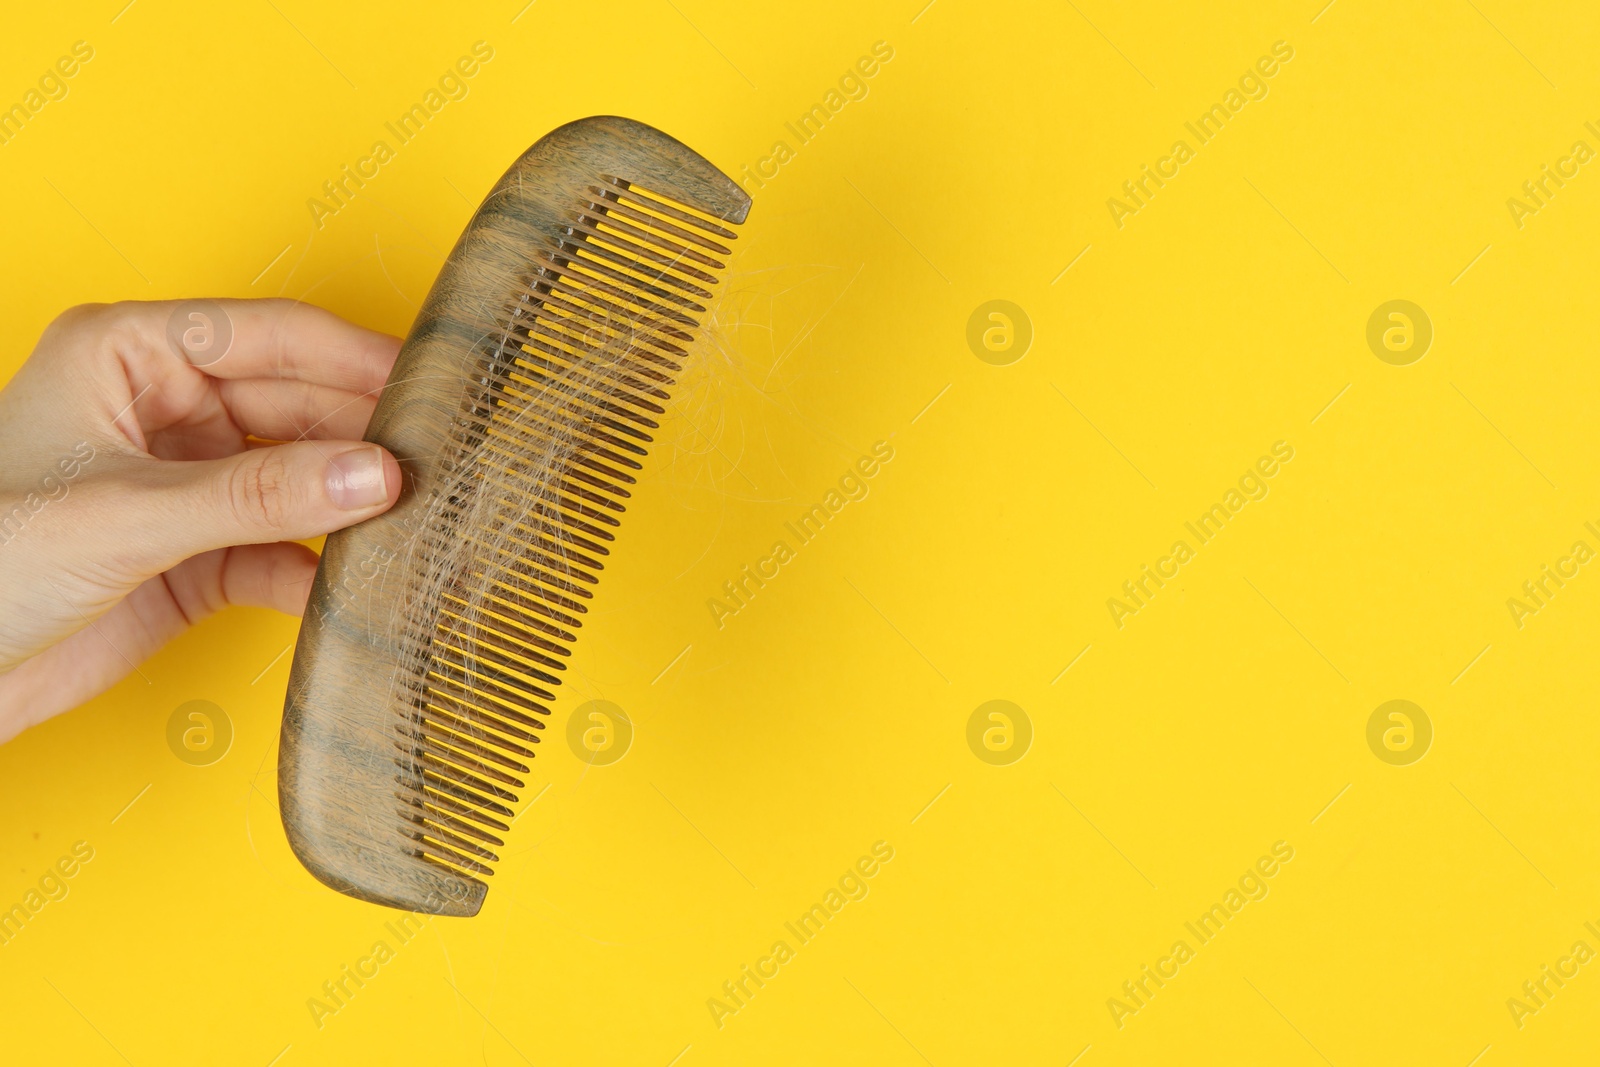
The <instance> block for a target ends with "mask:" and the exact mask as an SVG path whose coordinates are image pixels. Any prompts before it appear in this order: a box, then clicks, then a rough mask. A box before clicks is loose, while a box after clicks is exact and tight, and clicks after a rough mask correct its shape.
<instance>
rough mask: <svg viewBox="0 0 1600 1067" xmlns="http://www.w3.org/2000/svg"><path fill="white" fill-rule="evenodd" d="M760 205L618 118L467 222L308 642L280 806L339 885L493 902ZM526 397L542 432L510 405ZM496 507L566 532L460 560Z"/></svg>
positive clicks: (572, 137) (288, 730)
mask: <svg viewBox="0 0 1600 1067" xmlns="http://www.w3.org/2000/svg"><path fill="white" fill-rule="evenodd" d="M749 207H750V199H749V197H748V196H746V195H745V193H744V192H743V191H742V190H741V189H740V188H739V187H738V186H736V185H735V184H734V183H733V182H732V181H731V180H730V179H729V178H728V177H727V176H725V175H723V174H722V173H721V172H719V171H718V170H716V168H714V167H713V166H712V165H711V164H710V163H708V162H706V161H705V160H704V159H702V158H701V157H700V156H698V155H696V154H695V153H693V152H692V151H690V150H689V149H688V148H686V147H684V146H683V145H682V144H679V143H678V142H677V141H675V140H673V139H672V138H670V137H668V136H666V135H665V134H663V133H661V132H659V131H657V130H654V129H652V128H650V127H648V126H645V125H642V124H640V123H637V122H633V121H630V120H627V119H621V118H612V117H601V118H590V119H583V120H580V121H578V122H574V123H571V124H569V125H566V126H563V127H561V128H560V129H557V130H555V131H553V132H552V133H550V134H548V135H547V136H545V137H543V138H542V139H540V140H539V141H538V143H536V144H535V145H533V147H532V148H530V149H528V151H527V152H526V153H525V154H524V155H523V156H522V157H521V158H520V159H518V160H517V161H516V163H515V164H513V165H512V166H511V168H510V169H509V170H508V171H507V172H506V173H505V175H504V176H503V177H502V178H501V179H500V181H499V182H498V183H497V184H496V185H495V187H494V188H493V190H492V191H491V192H490V193H489V195H488V197H487V198H486V199H485V200H484V202H483V204H482V206H481V207H480V208H479V209H478V211H477V213H476V214H475V215H474V216H473V219H472V221H471V223H470V224H469V225H468V226H467V229H466V231H465V232H464V233H463V234H462V236H461V238H460V240H459V242H458V243H457V244H456V247H455V249H454V251H452V253H451V254H450V257H449V259H448V260H447V261H446V263H445V265H444V267H443V269H442V270H441V271H440V274H439V277H438V279H437V280H436V281H435V283H434V286H433V289H432V290H431V292H430V293H429V295H428V298H427V300H426V302H425V303H424V305H423V307H422V309H421V311H420V312H419V314H418V316H417V319H416V322H415V324H414V325H413V326H412V328H411V332H410V335H409V336H408V337H407V338H406V341H405V344H404V346H403V347H402V348H401V351H400V355H399V358H398V360H397V361H396V363H395V367H394V370H393V372H392V373H391V375H390V378H389V384H388V385H387V386H386V387H385V389H384V392H383V395H382V397H381V399H380V400H379V403H378V406H377V410H376V412H375V414H374V415H373V418H372V422H371V424H370V426H369V428H368V432H367V440H368V441H373V442H376V443H378V444H381V445H383V446H384V447H385V448H387V449H389V450H390V451H391V452H392V453H394V455H395V456H396V457H397V458H398V459H399V460H400V463H401V468H402V470H403V471H404V472H405V476H406V482H405V486H404V489H403V491H402V494H401V498H400V501H399V503H398V504H397V505H396V506H395V507H394V508H393V509H392V510H391V511H390V512H388V513H387V514H385V515H382V516H380V517H378V518H375V519H372V520H370V521H368V522H365V523H362V524H360V525H359V526H356V527H353V528H351V529H348V530H344V531H340V532H339V533H335V534H333V535H332V536H330V537H329V538H328V540H327V546H326V548H325V549H324V551H323V556H322V562H321V564H320V566H319V568H318V571H317V576H316V580H315V583H314V585H313V588H312V591H311V596H310V603H309V605H308V608H307V611H306V616H305V622H304V624H303V626H302V628H301V631H300V637H299V643H298V645H297V646H296V649H295V658H294V666H293V669H292V671H291V674H290V679H289V689H288V694H287V698H286V701H285V707H284V720H283V734H282V742H281V748H280V753H279V769H278V783H279V797H280V802H281V811H282V815H283V822H284V828H285V830H286V831H287V834H288V838H289V842H290V844H291V846H292V847H293V849H294V852H295V854H296V855H297V856H298V857H299V858H300V860H301V862H302V863H304V864H305V866H306V868H307V869H308V870H309V871H310V872H311V873H312V874H313V875H315V876H316V877H317V878H318V879H320V880H321V881H323V882H324V883H326V884H327V885H329V886H331V887H333V888H334V889H337V890H338V891H340V892H342V893H346V894H349V895H350V896H353V897H357V898H360V899H362V900H367V901H371V902H374V903H378V904H385V905H389V906H392V907H397V908H405V909H409V910H413V911H421V912H428V913H435V914H443V915H473V914H476V913H477V911H478V909H479V908H480V907H481V906H482V903H483V900H484V896H485V894H486V893H487V884H486V883H485V882H484V881H483V880H482V879H481V878H480V877H476V875H483V874H487V873H489V872H490V871H491V870H492V867H491V866H490V863H491V862H492V860H493V859H494V858H496V857H495V856H494V853H493V849H494V848H495V847H498V844H500V843H501V842H502V841H503V836H504V834H505V833H506V831H507V829H508V828H509V824H510V822H511V818H510V816H511V812H512V810H513V809H512V808H511V806H510V805H511V802H512V801H514V800H515V799H516V796H517V792H518V790H520V789H521V787H522V785H523V782H522V779H521V775H523V774H525V773H526V772H527V770H528V763H529V760H530V759H531V758H532V753H533V748H534V744H535V742H536V741H537V739H538V732H539V731H540V730H542V729H543V725H544V724H543V721H542V718H541V717H542V716H544V715H548V713H549V707H548V703H549V701H550V700H551V698H552V696H553V694H552V693H551V691H550V688H549V687H552V686H554V685H556V684H559V681H560V678H559V674H560V670H561V668H562V667H563V663H562V658H563V657H564V656H565V655H566V653H567V648H566V646H567V645H570V640H569V639H575V633H574V632H573V631H574V628H575V626H576V625H578V624H579V623H580V621H581V620H580V615H581V613H582V610H583V608H582V601H581V597H582V596H587V595H589V590H588V589H587V587H586V586H584V585H583V584H582V583H583V582H592V580H593V578H592V575H591V574H590V571H592V570H597V569H598V568H599V567H600V565H601V564H600V562H599V555H600V554H603V553H604V552H606V551H607V549H606V548H605V547H604V542H605V541H606V540H608V539H610V538H611V536H612V535H611V534H610V533H609V532H608V531H609V529H611V528H612V527H614V526H615V524H616V522H615V518H614V513H615V512H620V511H621V506H620V505H619V504H617V503H616V502H615V500H614V499H613V498H620V497H625V496H626V492H625V490H623V489H622V488H620V486H621V485H622V484H623V483H624V482H627V481H631V480H632V478H631V476H630V475H628V474H626V469H633V468H637V467H638V466H639V464H638V463H637V462H636V461H635V460H634V459H633V458H632V457H633V454H634V453H638V454H639V455H642V454H643V452H642V448H641V447H640V446H638V444H637V442H638V441H639V440H643V441H648V440H649V438H648V435H647V433H646V432H645V430H644V429H642V428H643V427H650V426H653V425H654V423H653V422H652V421H651V420H650V417H649V412H650V411H656V412H659V411H661V410H662V409H661V408H660V407H659V404H658V401H659V400H660V399H664V398H665V397H666V395H667V394H666V392H665V391H664V389H663V388H662V387H661V383H662V382H666V383H668V384H670V378H668V377H667V376H666V372H665V371H663V370H662V368H675V367H676V366H677V364H676V363H675V362H674V360H677V359H680V358H681V355H682V354H686V349H687V346H688V344H689V343H690V342H692V340H693V338H694V336H695V330H696V327H697V325H698V315H699V314H700V313H701V312H703V310H704V305H703V304H701V303H700V302H699V301H700V299H701V298H700V296H699V295H698V294H700V293H708V290H707V289H706V288H704V287H705V286H707V285H709V284H710V282H711V281H714V279H715V276H716V272H717V271H718V270H719V269H720V268H721V267H722V266H723V264H724V262H725V260H726V255H725V253H726V251H727V247H726V245H727V241H728V239H731V237H732V236H733V233H732V231H730V230H728V229H726V227H725V225H721V224H719V223H718V221H716V220H720V221H721V223H740V222H743V221H744V218H745V216H746V213H747V212H748V211H749ZM686 208H689V209H694V210H693V211H690V210H686ZM702 216H710V217H711V218H710V219H706V218H703V217H702ZM696 309H699V310H698V311H697V310H696ZM547 320H549V322H555V323H556V325H555V326H553V327H552V326H551V325H549V322H547ZM578 321H581V322H582V323H583V324H584V326H585V329H587V330H589V331H591V332H592V333H594V334H596V335H599V334H601V333H602V332H604V331H610V333H609V334H608V335H607V336H608V337H609V338H610V344H609V346H606V345H599V344H597V343H596V344H590V343H589V342H588V341H586V340H585V339H584V338H585V335H584V334H583V333H582V332H581V331H574V329H573V328H572V323H573V322H578ZM574 337H576V338H577V339H576V340H574V339H573V338H574ZM619 346H620V351H621V355H620V356H619V355H618V351H619ZM602 349H604V351H601V350H602ZM652 398H654V399H652ZM513 401H515V403H517V404H520V405H521V407H520V408H518V409H517V410H518V411H520V412H521V414H520V415H518V416H517V417H518V418H521V419H522V420H523V422H522V423H515V422H512V423H509V424H507V423H506V419H507V417H506V416H503V415H501V414H500V412H501V411H502V406H503V405H505V404H507V403H511V402H513ZM562 405H565V406H566V407H568V408H570V409H571V410H570V411H559V410H556V411H553V412H552V410H551V409H553V408H559V407H561V406H562ZM528 412H533V414H534V415H537V416H539V418H542V419H545V420H546V421H544V422H535V421H529V420H530V419H532V417H533V416H531V415H529V414H528ZM496 419H499V420H500V422H498V423H497V422H496V421H495V420H496ZM550 420H554V421H553V422H552V421H550ZM503 425H509V426H510V429H509V430H507V429H504V428H503ZM550 425H554V426H556V427H557V428H558V429H564V430H570V431H571V432H572V433H574V434H577V435H580V436H581V447H580V448H579V449H578V450H577V452H576V453H572V454H569V453H570V449H569V452H562V453H560V455H561V456H563V457H564V458H563V459H562V460H561V462H560V464H558V466H559V469H555V470H547V469H544V468H543V467H542V466H541V459H542V457H545V456H546V455H555V454H556V453H545V452H541V448H543V445H542V444H541V442H542V441H543V440H544V437H541V436H540V435H541V434H543V435H544V436H545V437H548V436H550V435H551V433H552V432H553V431H550V430H549V429H548V427H549V426H550ZM541 427H545V428H544V429H541ZM519 443H520V444H521V445H522V446H523V447H524V448H525V450H526V454H524V455H522V456H521V457H518V456H517V455H516V454H515V452H516V448H517V446H518V444H519ZM486 448H487V449H490V450H491V451H492V453H493V457H492V458H493V460H494V462H493V463H486V462H485V461H484V457H483V455H482V454H481V453H482V451H483V450H484V449H486ZM485 471H489V472H490V473H491V474H492V475H493V477H490V478H488V479H486V478H485V475H484V472H485ZM486 494H497V495H494V496H493V497H492V498H491V496H489V495H486ZM501 498H504V500H505V501H506V503H507V506H508V507H509V506H511V505H512V504H515V502H516V501H517V500H527V499H532V500H536V501H538V500H544V501H547V502H549V503H548V511H547V512H541V513H540V514H547V515H548V521H547V520H546V519H542V518H529V516H528V514H526V513H518V514H514V515H512V516H511V517H510V518H509V519H507V520H505V522H506V524H508V525H509V526H511V527H514V528H515V529H516V530H518V531H522V532H523V534H524V535H525V536H524V538H523V539H524V542H525V544H526V545H527V546H528V547H527V548H526V550H525V552H523V553H522V554H521V555H520V556H519V557H517V558H512V557H511V556H510V555H509V554H507V553H506V552H504V551H503V550H497V547H496V545H495V544H490V545H489V547H487V548H481V549H480V548H468V549H467V550H466V551H464V552H463V551H462V550H461V546H462V545H463V544H467V543H477V542H475V541H474V539H475V538H477V539H478V541H486V540H487V535H480V534H479V533H478V532H477V531H475V530H474V528H473V523H474V522H478V523H480V524H481V521H482V517H483V516H484V515H499V514H500V513H499V511H496V510H494V509H495V508H498V507H499V505H498V504H497V503H496V500H500V499H501ZM539 507H541V508H543V507H545V505H543V504H541V505H539ZM486 508H488V509H489V510H485V509H486ZM501 510H504V509H501ZM464 516H469V517H476V518H464ZM496 521H499V520H498V519H497V520H496ZM530 529H531V530H532V531H533V532H532V533H527V531H529V530H530ZM473 583H477V585H478V586H483V585H484V584H485V583H493V588H492V590H491V592H492V593H493V594H494V597H496V598H497V599H488V598H486V597H484V596H483V595H482V594H481V590H480V589H477V588H475V587H474V584H473ZM469 603H471V604H487V605H488V606H489V607H490V608H492V609H493V611H492V612H488V613H482V614H473V613H469V612H467V611H466V610H465V609H463V608H462V607H461V606H462V605H465V604H469ZM419 656H420V658H419Z"/></svg>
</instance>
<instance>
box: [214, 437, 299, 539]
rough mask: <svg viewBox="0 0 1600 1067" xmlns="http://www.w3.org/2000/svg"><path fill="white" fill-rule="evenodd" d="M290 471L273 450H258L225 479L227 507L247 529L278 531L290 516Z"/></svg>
mask: <svg viewBox="0 0 1600 1067" xmlns="http://www.w3.org/2000/svg"><path fill="white" fill-rule="evenodd" d="M290 491H291V490H290V483H289V468H288V464H286V463H285V462H284V460H283V457H282V456H280V455H278V454H277V452H276V450H274V449H261V450H260V451H259V452H257V453H256V454H255V455H253V456H251V457H249V458H248V459H246V460H245V461H244V462H243V463H240V464H239V465H238V466H236V467H235V468H234V469H233V471H232V473H231V474H230V475H229V478H228V485H227V496H228V501H227V504H228V507H229V508H231V510H232V513H233V517H234V519H235V520H236V521H237V522H238V523H239V525H240V526H242V527H244V528H246V529H264V530H277V529H281V528H282V527H283V525H284V522H285V520H286V518H287V517H288V514H289V504H290Z"/></svg>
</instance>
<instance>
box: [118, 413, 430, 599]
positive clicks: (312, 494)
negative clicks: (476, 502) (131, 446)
mask: <svg viewBox="0 0 1600 1067" xmlns="http://www.w3.org/2000/svg"><path fill="white" fill-rule="evenodd" d="M159 468H160V470H161V473H162V474H163V475H165V476H166V477H165V478H164V479H163V480H164V481H166V482H167V483H168V484H166V485H165V486H164V487H163V488H162V489H160V490H158V492H157V494H156V496H157V499H155V500H152V501H151V503H152V504H154V505H155V507H154V508H151V509H149V510H147V511H146V514H147V515H149V514H150V512H155V513H156V514H154V515H151V518H153V519H154V520H155V525H154V528H153V529H150V531H149V533H148V535H147V537H145V538H141V540H144V541H145V544H144V545H143V546H141V547H143V548H146V549H147V550H148V551H147V552H143V553H141V554H142V555H145V556H146V558H147V559H148V560H149V562H150V563H151V564H152V565H154V566H155V567H156V570H157V571H158V572H159V571H164V570H166V569H168V568H170V567H173V566H175V565H177V564H178V563H179V562H181V561H183V560H185V559H188V558H189V557H190V556H195V555H198V554H199V553H201V552H208V551H210V550H212V549H216V548H225V547H228V546H230V545H250V544H266V543H268V542H273V541H300V540H305V539H306V538H310V537H318V536H321V535H322V534H325V533H331V532H332V531H334V530H340V529H343V528H344V527H346V526H351V525H354V524H355V523H358V522H361V521H362V520H363V519H370V518H372V517H373V516H374V515H379V514H382V513H383V512H385V511H387V510H388V509H389V508H390V507H392V506H393V505H394V502H395V501H396V500H397V499H398V498H399V496H400V484H401V475H400V464H399V463H398V462H397V461H396V460H395V458H394V456H392V455H390V454H389V453H388V452H387V451H385V450H384V449H382V448H380V447H379V446H377V445H374V444H368V443H365V442H360V441H296V442H293V443H291V444H282V445H271V446H268V447H264V448H252V449H249V450H247V451H244V452H241V453H239V454H237V455H233V456H228V457H227V458H225V459H214V460H202V461H192V462H166V463H161V464H159ZM141 510H145V509H141ZM174 518H176V519H177V520H178V521H173V520H174Z"/></svg>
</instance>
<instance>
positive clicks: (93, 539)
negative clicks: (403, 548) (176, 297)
mask: <svg viewBox="0 0 1600 1067" xmlns="http://www.w3.org/2000/svg"><path fill="white" fill-rule="evenodd" d="M399 346H400V342H399V340H398V339H397V338H394V337H390V336H387V335H385V334H380V333H374V332H372V331H370V330H365V329H362V328H360V327H358V326H352V325H351V324H349V323H347V322H345V321H344V320H342V319H340V318H338V317H337V316H335V315H332V314H330V313H329V312H326V311H323V310H321V309H319V308H315V307H310V306H308V305H305V304H296V303H294V302H291V301H288V300H217V301H211V300H205V301H177V302H164V303H124V304H110V305H88V306H84V307H78V308H73V309H72V310H70V311H68V312H67V313H66V314H64V315H62V316H61V317H60V318H59V319H57V320H56V321H55V322H54V323H52V324H51V325H50V327H49V328H48V329H46V330H45V333H44V336H43V337H42V338H40V340H39V344H38V346H37V347H36V348H35V349H34V352H33V355H32V356H31V357H30V358H29V359H28V361H27V363H25V364H24V365H23V367H22V369H21V370H19V371H18V372H17V374H16V376H15V377H14V378H13V379H12V380H11V382H10V383H9V384H7V385H6V387H5V388H4V390H0V741H3V740H6V739H8V738H10V737H12V736H14V735H15V734H17V733H19V732H20V731H22V730H24V729H26V728H27V727H29V726H31V725H33V724H34V723H37V722H40V721H42V720H44V719H47V718H49V717H50V716H52V715H56V714H58V713H60V712H62V711H65V710H67V709H69V708H72V707H76V706H77V705H79V704H81V703H83V702H84V701H86V700H88V699H89V698H91V697H93V696H95V695H96V694H98V693H100V692H102V691H104V690H105V689H107V688H109V687H110V686H111V685H113V684H114V683H116V682H117V681H118V680H120V679H121V678H122V677H124V676H125V675H127V674H128V673H129V672H130V671H132V670H134V669H135V667H136V666H137V665H138V664H139V663H141V662H143V661H144V660H145V659H146V658H148V657H149V656H150V655H151V654H153V653H154V652H155V651H156V650H157V649H159V648H160V647H161V646H162V645H164V644H165V643H166V642H167V641H169V640H171V639H172V638H173V637H175V636H176V635H178V634H179V633H181V632H182V631H183V630H184V628H186V627H187V626H189V625H191V624H192V623H194V622H196V621H198V620H200V619H202V618H204V617H205V616H207V615H210V614H211V613H212V612H214V611H218V610H220V609H221V608H223V607H225V606H227V605H228V604H248V605H255V606H261V607H272V608H277V609H278V610H279V611H284V612H288V613H290V614H294V615H298V614H300V613H301V611H303V610H304V608H305V603H306V596H307V594H308V592H309V589H310V583H311V578H312V575H313V574H314V572H315V569H316V563H317V556H316V553H314V552H312V551H311V550H310V549H308V548H305V547H304V546H302V545H297V544H294V543H293V541H295V540H297V539H303V538H310V537H316V536H318V535H320V534H325V533H328V532H330V531H332V530H337V529H340V528H341V527H345V526H349V525H351V524H353V523H357V522H360V521H361V520H363V519H368V518H371V517H372V516H374V515H377V514H379V513H380V512H383V511H385V510H387V509H388V508H389V507H390V506H392V505H393V504H394V501H395V499H396V498H397V497H398V495H399V491H400V469H399V466H398V464H397V463H396V462H395V460H394V457H392V456H391V455H389V453H387V452H385V451H384V450H383V449H381V448H379V447H378V446H377V445H371V444H363V443H362V442H361V437H362V435H363V434H364V433H365V432H366V426H367V421H368V419H369V418H370V417H371V415H372V410H373V406H374V404H375V403H376V399H377V395H378V391H379V390H380V389H381V388H382V386H383V383H384V381H385V379H386V378H387V377H388V374H389V368H390V367H391V366H392V365H393V363H394V358H395V355H396V353H397V352H398V350H399ZM250 438H256V439H260V440H265V441H288V442H291V443H289V444H272V445H264V444H261V443H260V440H257V441H252V440H249V439H250Z"/></svg>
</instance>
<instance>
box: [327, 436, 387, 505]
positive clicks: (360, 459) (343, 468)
mask: <svg viewBox="0 0 1600 1067" xmlns="http://www.w3.org/2000/svg"><path fill="white" fill-rule="evenodd" d="M328 499H330V500H332V501H333V502H334V503H335V504H336V505H338V506H339V507H341V508H343V509H344V510H346V511H355V510H357V509H358V508H370V507H372V506H373V505H374V504H381V503H383V502H384V501H385V500H388V499H389V489H388V486H386V485H385V484H384V480H383V451H382V450H381V449H379V448H378V446H377V445H365V446H363V447H361V448H353V449H351V450H350V451H348V452H346V453H344V454H343V455H338V456H334V457H333V458H332V459H330V460H329V461H328Z"/></svg>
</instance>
